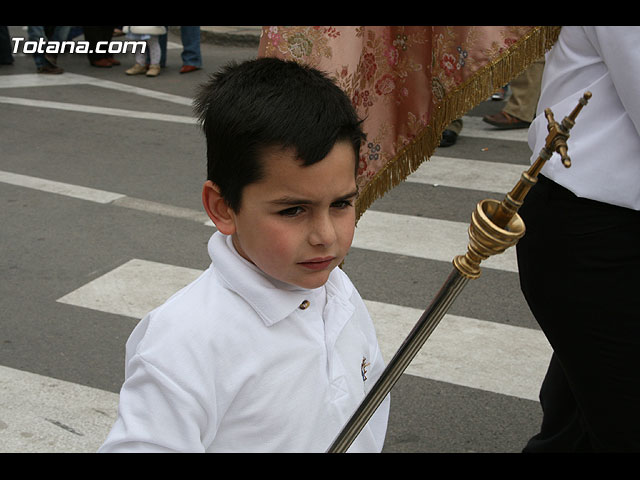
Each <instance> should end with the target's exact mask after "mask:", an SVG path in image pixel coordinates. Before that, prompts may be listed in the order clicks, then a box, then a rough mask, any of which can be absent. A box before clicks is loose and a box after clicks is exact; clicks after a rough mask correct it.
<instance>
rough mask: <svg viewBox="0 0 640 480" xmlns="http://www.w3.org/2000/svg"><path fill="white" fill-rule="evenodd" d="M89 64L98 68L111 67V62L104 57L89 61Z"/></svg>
mask: <svg viewBox="0 0 640 480" xmlns="http://www.w3.org/2000/svg"><path fill="white" fill-rule="evenodd" d="M91 65H93V66H94V67H98V68H111V62H110V61H109V60H108V59H106V58H101V59H99V60H94V61H93V62H91Z"/></svg>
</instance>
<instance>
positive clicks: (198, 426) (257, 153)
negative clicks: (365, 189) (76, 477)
mask: <svg viewBox="0 0 640 480" xmlns="http://www.w3.org/2000/svg"><path fill="white" fill-rule="evenodd" d="M195 106H196V113H197V114H198V115H199V117H200V120H201V122H202V125H203V129H204V132H205V135H206V138H207V160H208V164H207V170H208V171H207V178H208V180H207V181H206V182H205V184H204V188H203V192H202V199H203V204H204V208H205V210H206V211H207V213H208V215H209V217H210V218H211V220H212V221H213V222H214V224H215V225H216V227H217V232H215V233H214V234H213V236H212V237H211V239H210V240H209V244H208V251H209V254H210V256H211V259H212V264H211V266H210V267H209V268H208V269H207V270H206V271H205V272H204V273H203V274H202V275H201V276H200V277H199V278H198V279H197V280H196V281H195V282H193V283H192V284H190V285H189V286H187V287H185V288H184V289H182V290H181V291H179V292H178V293H176V294H175V295H174V296H173V297H171V298H170V299H169V300H168V301H167V302H166V303H165V304H164V305H162V306H161V307H159V308H157V309H156V310H154V311H153V312H151V313H150V314H148V315H147V316H146V317H145V318H144V319H143V320H142V321H141V322H140V324H139V325H138V327H137V328H136V329H135V330H134V332H133V333H132V335H131V337H130V339H129V341H128V342H127V359H126V369H125V370H126V371H125V377H126V380H125V382H124V385H123V387H122V391H121V394H120V405H119V413H118V419H117V420H116V423H115V425H114V427H113V429H112V431H111V433H110V434H109V436H108V438H107V440H106V442H105V444H104V445H103V446H102V447H101V449H100V451H104V452H123V451H129V452H151V451H152V452H169V451H182V452H197V451H200V452H324V451H326V450H327V448H328V447H329V446H330V445H331V443H332V441H333V440H334V439H335V437H336V436H337V434H338V433H339V432H340V430H341V428H342V426H343V425H344V424H345V423H346V422H347V420H348V419H349V418H350V416H351V415H352V413H353V412H354V411H355V409H356V408H357V406H358V405H359V404H360V402H361V401H362V399H363V398H364V395H365V393H366V392H367V391H368V389H369V388H370V387H371V386H372V385H373V383H374V382H375V381H376V379H377V377H378V376H379V374H380V373H381V371H382V369H383V367H384V365H383V361H382V358H381V354H380V350H379V348H378V344H377V341H376V337H375V332H374V328H373V324H372V322H371V319H370V318H369V315H368V313H367V311H366V308H365V306H364V303H363V301H362V299H361V298H360V296H359V294H358V292H357V291H356V289H355V287H354V286H353V284H352V283H351V282H350V281H349V279H348V277H347V276H346V274H345V273H344V272H343V271H342V270H341V269H340V268H336V267H338V265H339V264H340V263H341V262H342V260H343V259H344V257H345V255H346V254H347V251H348V249H349V247H350V245H351V241H352V239H353V234H354V228H355V211H354V201H355V199H356V196H357V188H356V182H355V173H356V170H357V164H358V156H359V148H360V143H361V141H362V140H363V138H364V134H363V132H362V130H361V122H360V121H359V120H358V118H357V115H356V113H355V111H354V109H353V107H352V105H351V102H350V101H349V98H348V97H347V96H346V95H345V94H344V93H343V92H342V91H341V90H340V89H339V88H338V87H337V86H336V85H335V84H334V83H333V82H331V81H330V80H329V79H327V78H326V77H325V76H324V75H323V74H321V73H320V72H318V71H316V70H314V69H311V68H307V67H303V66H301V65H298V64H296V63H293V62H285V61H282V60H277V59H273V58H262V59H258V60H251V61H248V62H245V63H242V64H240V65H234V66H230V67H227V68H226V69H224V70H223V71H221V72H219V73H217V74H216V75H214V76H212V78H211V81H210V82H209V83H208V84H207V85H205V86H204V87H203V89H202V90H201V92H200V93H199V94H198V96H197V98H196V102H195ZM388 412H389V404H388V399H386V400H385V402H384V403H383V404H382V405H381V406H380V407H379V408H378V410H377V412H376V413H375V415H374V416H373V417H372V418H371V420H370V421H369V423H368V424H367V425H366V426H365V428H364V429H363V430H362V432H361V433H360V435H359V436H358V438H357V439H356V441H355V442H354V443H353V445H352V446H351V449H350V451H354V452H372V451H374V452H379V451H380V450H381V449H382V445H383V441H384V436H385V433H386V426H387V418H388Z"/></svg>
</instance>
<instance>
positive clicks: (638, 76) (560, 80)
mask: <svg viewBox="0 0 640 480" xmlns="http://www.w3.org/2000/svg"><path fill="white" fill-rule="evenodd" d="M586 91H590V92H591V93H592V94H593V97H592V99H591V100H590V101H589V103H588V104H587V105H586V106H585V107H584V108H583V109H582V111H581V112H580V114H579V115H578V117H577V118H576V124H575V126H574V127H573V128H572V130H571V136H570V138H569V140H568V142H567V144H568V147H569V152H568V153H569V156H570V157H571V161H572V166H571V167H570V168H565V167H564V166H563V165H562V162H561V161H560V159H559V156H558V154H557V153H554V154H553V157H552V158H551V159H549V160H548V161H547V162H546V164H545V166H544V167H543V169H542V171H541V173H542V174H543V175H544V176H546V177H547V178H550V179H552V180H554V181H555V182H556V183H559V184H560V185H562V186H564V187H565V188H567V189H569V190H571V191H572V192H573V193H575V194H576V195H577V196H578V197H584V198H590V199H592V200H598V201H600V202H605V203H610V204H613V205H618V206H622V207H626V208H631V209H634V210H640V27H638V26H586V27H578V26H566V27H562V29H561V30H560V36H559V38H558V40H557V42H556V44H555V45H554V46H553V48H552V49H551V50H550V51H549V52H548V53H547V56H546V63H545V69H544V74H543V77H542V85H541V93H540V100H539V102H538V109H537V114H536V119H535V120H534V122H533V123H532V124H531V127H530V129H529V145H530V147H531V149H532V151H533V157H532V161H534V160H535V159H536V158H537V157H538V154H539V153H540V150H541V149H542V147H543V146H544V143H545V138H546V136H547V134H548V131H547V119H546V118H545V116H544V109H545V108H547V107H549V108H551V110H552V111H553V114H554V117H555V120H556V121H557V122H558V123H560V121H561V120H562V119H563V118H564V117H565V116H567V115H569V114H570V113H571V111H572V110H573V109H574V107H575V106H576V105H577V104H578V99H579V98H580V97H582V95H583V94H584V93H585V92H586Z"/></svg>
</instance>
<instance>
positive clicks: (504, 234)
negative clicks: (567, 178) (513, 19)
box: [327, 92, 591, 453]
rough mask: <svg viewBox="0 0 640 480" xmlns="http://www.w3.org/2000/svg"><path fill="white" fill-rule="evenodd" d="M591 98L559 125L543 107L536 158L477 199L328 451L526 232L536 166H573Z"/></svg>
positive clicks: (337, 447)
mask: <svg viewBox="0 0 640 480" xmlns="http://www.w3.org/2000/svg"><path fill="white" fill-rule="evenodd" d="M590 98H591V93H590V92H586V93H585V94H584V95H583V97H582V98H580V100H579V102H578V105H577V106H576V107H575V108H574V109H573V111H572V112H571V114H570V115H569V116H567V117H565V118H564V119H563V120H562V122H561V123H559V124H558V123H557V122H556V121H555V119H554V117H553V113H552V112H551V110H550V109H548V108H547V109H546V110H545V116H546V118H547V123H548V125H547V129H548V131H549V133H548V135H547V137H546V140H545V146H544V147H543V148H542V149H541V151H540V153H539V155H538V158H537V159H536V161H535V162H534V163H533V164H532V165H531V167H530V168H529V169H528V170H526V171H525V172H523V173H522V175H521V177H520V180H519V181H518V183H517V184H516V186H515V187H514V188H513V189H512V190H511V192H509V193H508V194H507V195H506V196H505V198H504V199H503V200H502V202H498V201H497V200H493V199H487V200H482V201H481V202H479V203H478V205H477V206H476V209H475V211H474V212H473V213H472V215H471V224H470V225H469V245H468V250H467V253H466V254H465V255H458V256H456V257H455V258H454V259H453V266H454V269H453V271H452V272H451V274H449V277H448V278H447V279H446V281H445V282H444V284H443V286H442V287H441V289H440V291H439V292H438V294H437V295H436V297H435V299H434V300H433V301H432V302H431V305H429V307H428V308H427V309H426V310H425V311H424V313H423V314H422V316H421V317H420V319H419V320H418V322H417V323H416V324H415V326H414V327H413V329H412V330H411V332H410V333H409V335H408V336H407V338H406V339H405V340H404V342H403V343H402V345H401V346H400V348H399V349H398V351H397V352H396V353H395V355H394V356H393V358H392V359H391V361H390V362H389V364H388V365H387V367H386V368H385V369H384V371H383V372H382V374H381V376H380V378H379V379H378V381H377V382H376V383H375V384H374V385H373V387H372V388H371V390H370V391H369V393H368V394H367V395H366V396H365V398H364V399H363V401H362V403H361V404H360V406H359V407H358V409H357V410H356V411H355V412H354V414H353V415H352V417H351V418H350V419H349V421H348V422H347V423H346V424H345V426H344V427H343V429H342V431H341V432H340V433H339V434H338V436H337V437H336V439H335V440H334V441H333V443H332V444H331V446H330V447H329V450H328V451H327V452H328V453H343V452H346V451H347V449H348V448H349V446H350V445H351V444H352V443H353V441H354V440H355V439H356V437H357V436H358V434H359V433H360V431H361V430H362V429H363V428H364V426H365V425H366V423H367V422H368V421H369V419H370V418H371V416H372V415H373V414H374V413H375V411H376V409H377V408H378V406H379V405H380V403H382V401H383V400H384V398H385V397H386V396H387V394H388V393H389V392H390V391H391V389H392V388H393V386H394V385H395V383H396V381H397V380H398V379H399V378H400V375H402V373H403V372H404V371H405V369H406V368H407V367H408V366H409V364H410V363H411V361H412V360H413V358H414V357H415V356H416V354H417V353H418V352H419V351H420V349H421V348H422V346H423V345H424V343H425V342H426V341H427V339H428V338H429V336H430V335H431V333H432V332H433V330H434V329H435V328H436V326H437V325H438V323H439V322H440V320H441V319H442V317H443V316H444V314H445V313H446V312H447V310H448V309H449V307H450V306H451V304H452V303H453V301H454V300H455V299H456V297H457V296H458V294H459V293H460V292H461V291H462V289H463V288H464V286H465V284H466V283H467V282H468V281H469V280H471V279H475V278H478V277H479V276H480V262H482V261H483V260H486V259H487V258H488V257H490V256H491V255H496V254H499V253H502V252H504V251H505V250H506V249H507V248H509V247H511V246H513V245H515V244H516V243H517V242H518V240H519V239H520V238H521V237H522V236H523V235H524V232H525V225H524V222H523V221H522V219H521V218H520V216H519V215H518V213H517V212H518V210H519V208H520V207H521V206H522V204H523V202H524V198H525V196H526V195H527V193H529V190H530V189H531V187H533V186H534V185H535V184H536V182H537V181H538V179H537V177H538V174H539V173H540V170H541V169H542V167H543V166H544V164H545V162H546V161H547V160H549V158H551V155H552V154H553V153H554V152H558V153H559V154H560V157H561V159H562V163H563V165H564V166H565V167H567V168H568V167H570V166H571V160H570V158H569V156H568V155H567V139H568V138H569V130H571V128H573V126H574V124H575V119H576V117H577V116H578V113H580V110H582V108H583V107H584V106H585V105H586V104H587V102H588V101H589V99H590Z"/></svg>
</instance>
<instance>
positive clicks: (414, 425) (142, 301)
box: [0, 27, 550, 452]
mask: <svg viewBox="0 0 640 480" xmlns="http://www.w3.org/2000/svg"><path fill="white" fill-rule="evenodd" d="M11 31H12V34H13V35H14V36H20V35H26V33H25V32H24V31H22V30H21V27H11ZM178 44H179V38H178V37H176V36H175V35H173V34H172V35H171V36H170V48H169V51H168V58H169V60H168V66H167V68H165V69H164V70H163V71H162V73H161V75H160V76H158V77H157V78H146V77H144V76H136V77H131V76H127V75H125V74H124V70H125V69H126V68H128V66H129V65H130V64H131V62H132V58H131V55H128V56H127V55H119V56H117V57H118V58H119V59H120V60H121V61H122V65H121V66H118V67H113V68H110V69H98V68H94V67H91V66H90V65H89V63H88V61H87V59H86V57H84V56H83V55H78V54H74V55H62V56H61V57H60V59H59V64H60V66H62V67H63V68H64V69H65V73H64V74H63V75H37V74H36V71H35V66H34V63H33V60H32V59H31V58H30V57H29V56H17V57H16V62H15V64H14V65H13V66H0V204H1V205H2V209H1V210H0V224H1V225H2V229H1V233H0V238H2V252H1V253H0V271H1V275H2V282H1V284H0V293H1V294H0V305H1V307H0V342H1V344H2V349H0V451H6V452H11V451H38V452H59V451H63V452H66V451H80V452H82V451H84V452H91V451H95V449H96V448H97V446H99V444H100V443H101V441H102V439H103V438H104V435H106V433H107V431H108V428H109V427H110V425H111V423H112V421H113V418H114V416H115V408H116V405H117V393H118V391H119V388H120V385H121V383H122V380H123V373H124V372H123V359H124V344H125V341H126V339H127V337H128V335H129V333H130V332H131V330H132V329H133V327H134V326H135V324H136V323H137V321H138V320H139V318H140V316H141V315H142V314H144V311H146V309H148V308H152V307H153V306H155V305H156V304H157V303H158V302H160V301H162V299H163V298H166V296H167V295H169V294H170V293H171V292H172V291H173V290H175V289H177V288H179V286H181V285H182V284H184V283H186V282H188V280H189V279H190V278H192V276H193V275H195V274H197V272H199V271H200V270H203V269H204V268H206V267H207V266H208V263H209V258H208V255H207V253H206V243H207V240H208V238H209V236H210V235H211V233H212V231H213V230H212V227H211V226H210V225H208V224H207V222H206V217H205V216H204V212H203V210H202V208H201V200H200V191H201V186H202V182H203V181H204V178H205V147H204V141H203V136H202V134H201V133H200V131H199V130H198V127H197V126H196V125H195V123H194V122H193V118H192V110H191V106H190V99H191V97H192V96H193V94H194V92H195V89H196V88H197V86H198V85H199V84H201V83H202V82H203V81H205V80H206V78H207V75H208V74H209V73H211V72H214V71H215V70H217V69H218V68H219V67H221V66H222V65H224V64H226V63H227V62H228V61H230V60H242V59H247V58H253V57H255V55H256V51H257V49H256V48H255V47H235V46H228V45H227V46H222V45H214V44H208V43H207V44H203V45H202V53H203V58H204V68H203V69H202V70H200V71H197V72H193V73H189V74H186V75H181V74H179V73H178V70H179V68H180V66H181V62H180V57H179V55H180V46H179V45H178ZM502 105H503V102H499V101H498V102H494V101H487V102H484V103H483V104H482V105H480V106H478V107H477V108H476V109H474V110H473V111H471V112H469V113H468V114H467V116H465V118H464V121H465V128H464V130H463V132H462V135H461V137H460V139H459V140H458V143H457V144H456V145H455V146H453V147H449V148H447V149H439V150H438V151H437V152H436V155H435V156H434V158H432V159H431V160H430V161H429V162H427V163H425V164H424V166H423V168H422V169H421V171H420V172H417V173H416V174H414V175H412V178H411V179H410V180H409V181H407V182H405V183H403V184H402V185H400V186H398V187H396V188H395V189H394V190H393V191H391V192H390V193H389V194H387V195H386V196H385V197H383V198H382V199H380V200H378V201H376V202H375V204H374V205H373V206H372V207H371V209H370V210H369V211H367V213H366V214H365V216H364V217H363V219H362V220H361V224H360V225H359V227H358V229H357V233H356V241H355V243H354V247H353V249H352V251H351V253H350V254H349V256H348V258H347V261H346V263H345V270H346V271H347V273H349V275H350V276H351V278H352V279H353V281H354V283H355V284H356V286H357V287H358V289H359V290H360V292H361V294H362V296H363V298H365V300H366V301H367V302H368V305H369V307H370V309H371V312H372V316H373V317H374V321H375V322H376V327H377V329H378V331H379V335H380V337H381V345H382V346H383V351H385V352H386V354H385V356H386V357H388V358H389V357H390V355H391V354H392V353H393V352H394V351H395V348H397V346H398V345H399V342H400V341H401V340H402V339H403V338H404V336H405V335H406V334H407V333H408V330H409V329H410V328H411V326H412V325H413V323H414V322H415V321H417V319H418V317H419V315H420V313H421V312H422V310H424V309H425V308H426V307H427V305H428V304H429V303H430V301H431V299H432V298H433V297H434V296H435V294H436V292H437V291H438V290H439V288H440V286H441V285H442V283H443V282H444V280H445V279H446V277H447V275H448V274H449V272H450V271H451V268H452V267H451V259H452V258H453V256H452V252H453V254H460V253H464V251H465V250H466V228H467V226H468V223H469V219H470V215H471V212H472V210H473V209H474V208H475V205H476V203H477V202H478V201H479V200H482V199H484V198H498V199H500V198H502V196H503V195H504V194H505V193H506V192H507V191H508V189H509V188H510V187H509V185H510V186H513V185H514V184H515V182H516V181H517V179H518V175H519V173H518V172H519V171H522V170H524V169H525V168H526V167H525V166H526V164H527V163H528V158H529V156H530V152H529V149H528V147H527V145H526V142H525V138H526V132H524V131H513V132H506V133H503V134H500V133H496V132H495V131H493V130H492V129H491V127H489V126H487V125H483V123H482V122H481V121H480V118H481V116H482V115H483V114H485V113H487V112H495V111H497V110H499V109H500V108H501V106H502ZM472 172H475V173H472ZM505 186H507V187H505ZM487 265H488V267H487V268H484V269H483V274H482V276H481V277H480V279H478V280H474V281H472V282H470V283H469V284H468V285H467V287H466V288H465V290H464V291H463V292H462V294H461V295H460V297H459V298H458V299H457V301H456V302H455V303H454V305H453V306H452V308H451V309H450V311H449V314H448V315H447V316H446V317H445V319H444V320H443V322H442V324H441V325H440V326H439V327H438V328H437V329H436V332H434V335H433V336H432V338H431V339H429V341H428V342H427V344H426V345H425V347H424V348H423V351H422V352H421V354H420V356H419V358H416V360H415V361H414V363H413V364H412V366H411V367H410V368H409V369H408V370H407V373H405V374H404V375H403V377H402V378H401V380H400V381H399V382H398V384H396V386H395V388H394V390H393V392H392V410H391V418H390V426H389V432H388V436H387V442H386V445H385V450H384V451H385V452H519V451H520V450H521V448H522V447H523V445H524V443H525V442H526V441H527V439H528V438H529V437H530V436H531V435H533V434H535V433H536V431H537V428H538V425H539V422H540V420H541V412H540V406H539V404H538V401H537V390H538V387H539V384H540V381H541V379H542V376H543V375H544V371H545V368H546V362H547V360H548V358H549V355H550V350H549V348H548V344H547V343H546V341H545V339H544V337H543V335H542V334H541V332H540V331H539V329H538V327H537V325H536V324H535V321H534V319H533V317H532V316H531V314H530V312H529V310H528V308H527V306H526V304H525V301H524V299H523V298H522V294H521V293H520V290H519V285H518V276H517V270H516V269H515V267H514V265H515V264H514V256H513V252H511V253H509V252H507V253H505V254H504V258H502V259H498V261H497V262H496V263H492V264H491V265H489V264H487Z"/></svg>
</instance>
